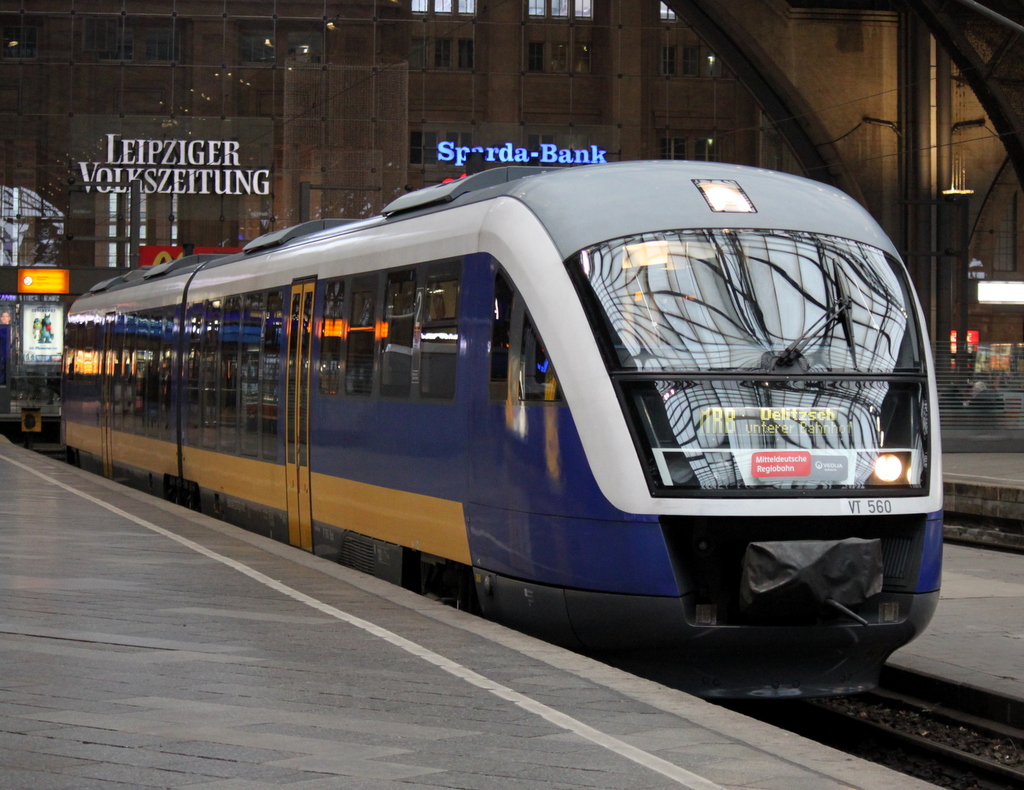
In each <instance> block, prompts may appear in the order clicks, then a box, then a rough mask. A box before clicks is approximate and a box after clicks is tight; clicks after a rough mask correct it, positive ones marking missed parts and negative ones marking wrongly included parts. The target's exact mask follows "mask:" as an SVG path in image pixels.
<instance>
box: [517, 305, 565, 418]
mask: <svg viewBox="0 0 1024 790" xmlns="http://www.w3.org/2000/svg"><path fill="white" fill-rule="evenodd" d="M518 367H519V377H518V378H519V381H518V389H519V400H523V401H561V400H562V391H561V388H560V387H559V386H558V377H557V376H556V375H555V368H554V366H553V365H552V364H551V359H550V358H549V357H548V352H547V349H546V348H544V343H543V341H542V340H541V339H540V335H539V334H538V333H537V330H536V329H534V327H533V321H531V320H530V316H529V315H524V316H523V342H522V346H521V351H520V355H519V365H518Z"/></svg>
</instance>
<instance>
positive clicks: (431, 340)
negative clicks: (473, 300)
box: [419, 263, 460, 400]
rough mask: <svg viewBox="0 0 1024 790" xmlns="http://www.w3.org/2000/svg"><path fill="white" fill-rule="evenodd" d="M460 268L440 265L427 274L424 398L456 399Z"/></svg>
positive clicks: (422, 347) (422, 372)
mask: <svg viewBox="0 0 1024 790" xmlns="http://www.w3.org/2000/svg"><path fill="white" fill-rule="evenodd" d="M459 269H460V264H458V263H455V264H451V263H449V264H440V265H435V266H432V267H431V268H430V269H428V270H427V277H426V286H425V287H424V295H423V305H422V308H421V309H422V311H423V314H424V315H423V320H422V327H421V329H420V376H419V378H420V397H422V398H432V399H437V400H453V399H454V398H455V384H456V379H455V375H456V367H457V366H456V360H457V359H458V355H459V323H458V316H459V274H460V271H459Z"/></svg>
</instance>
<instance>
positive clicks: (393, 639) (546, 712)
mask: <svg viewBox="0 0 1024 790" xmlns="http://www.w3.org/2000/svg"><path fill="white" fill-rule="evenodd" d="M0 458H3V459H4V460H5V461H7V462H8V463H10V464H13V465H14V466H17V467H19V468H20V469H23V470H24V471H26V472H29V473H31V474H33V475H35V476H36V477H39V478H41V479H43V480H45V481H46V482H48V483H51V484H52V485H55V486H57V487H58V488H62V489H64V490H65V491H67V492H69V493H72V494H75V495H76V496H79V497H81V498H82V499H85V500H87V501H89V502H92V503H93V504H94V505H99V506H100V507H102V508H105V509H106V510H109V511H110V512H111V513H114V514H116V515H118V516H121V517H122V518H125V519H127V520H128V521H131V522H132V523H134V524H138V525H139V526H140V527H143V528H145V529H148V530H150V531H151V532H156V533H157V534H159V535H163V536H164V537H166V538H170V539H171V540H173V541H175V542H177V543H180V544H181V545H182V546H185V547H186V548H189V549H191V550H192V551H195V552H197V553H199V554H202V555H203V556H205V557H209V558H210V559H212V560H215V561H217V562H219V563H221V564H223V565H227V566H228V567H229V568H233V569H234V570H236V571H238V572H239V573H243V574H245V575H246V576H248V577H249V578H250V579H254V580H255V581H258V582H259V583H260V584H263V585H265V586H267V587H269V588H271V589H272V590H276V591H277V592H280V593H282V594H283V595H287V596H288V597H289V598H292V599H294V600H296V601H299V602H301V603H304V604H306V605H307V606H310V607H312V608H314V609H316V610H317V611H319V612H322V613H323V614H326V615H329V616H330V617H333V618H335V619H337V620H341V621H342V622H345V623H348V624H349V625H353V626H355V627H356V628H360V629H362V630H363V631H366V632H367V633H369V634H372V635H374V636H376V637H378V638H380V639H383V640H384V641H386V642H389V643H390V644H392V645H394V646H395V647H399V648H401V649H402V650H405V651H406V652H408V653H411V654H412V655H414V656H418V657H419V658H422V659H423V660H424V661H427V662H428V663H431V664H433V665H434V666H436V667H438V668H439V669H443V670H444V671H445V672H448V673H449V674H451V675H454V676H455V677H457V678H461V679H462V680H464V681H466V682H467V683H469V684H471V685H473V686H476V687H477V688H480V689H483V690H484V691H488V692H490V693H491V694H494V695H495V696H497V697H500V698H501V699H504V700H507V701H508V702H511V703H513V704H514V705H517V706H519V707H520V708H522V709H524V710H526V711H529V712H530V713H533V714H534V715H536V716H540V717H541V718H542V719H545V720H546V721H549V722H551V723H552V724H554V725H555V726H557V727H561V728H562V729H564V730H568V731H569V732H571V733H574V734H576V735H579V736H580V737H581V738H585V739H586V740H588V741H590V742H591V743H594V744H596V745H598V746H601V747H603V748H605V749H608V750H609V751H612V752H615V753H616V754H618V755H620V756H622V757H625V758H626V759H627V760H632V761H633V762H635V763H637V764H639V765H642V766H644V767H645V768H649V769H650V770H652V771H655V772H656V773H659V774H661V775H662V776H665V777H667V778H669V779H671V780H673V781H675V782H677V783H679V784H681V785H683V786H684V787H688V788H690V789H691V790H724V788H723V787H722V786H721V785H718V784H715V783H714V782H712V781H711V780H709V779H705V778H704V777H703V776H700V775H699V774H695V773H693V772H691V771H687V770H686V769H685V768H680V767H679V766H678V765H675V764H674V763H670V762H669V761H668V760H663V759H662V758H660V757H657V756H655V755H653V754H651V753H650V752H645V751H644V750H643V749H638V748H637V747H635V746H630V745H629V744H628V743H626V742H625V741H621V740H619V739H618V738H616V737H614V736H612V735H608V734H607V733H604V732H601V731H600V730H597V729H594V728H593V727H590V726H589V725H587V724H584V723H583V722H581V721H579V720H578V719H574V718H573V717H572V716H569V715H567V714H565V713H562V712H560V711H557V710H555V709H554V708H551V707H549V706H547V705H545V704H544V703H542V702H538V701H537V700H535V699H533V698H531V697H528V696H526V695H525V694H520V693H519V692H518V691H514V690H513V689H510V688H509V687H508V686H503V685H502V684H501V683H497V682H496V681H493V680H491V679H489V678H486V677H484V676H483V675H481V674H479V673H477V672H474V671H473V670H472V669H469V668H468V667H464V666H462V665H461V664H458V663H456V662H455V661H452V660H451V659H448V658H445V657H444V656H442V655H440V654H439V653H435V652H434V651H433V650H429V649H428V648H425V647H423V646H422V645H420V644H417V643H416V642H413V641H411V640H409V639H406V638H405V637H402V636H399V635H398V634H396V633H394V632H392V631H388V630H387V629H386V628H381V627H380V626H379V625H375V624H374V623H371V622H369V621H368V620H363V619H362V618H360V617H356V616H355V615H352V614H349V613H348V612H345V611H342V610H341V609H337V608H335V607H334V606H331V605H330V604H326V603H324V602H323V601H319V600H317V599H316V598H313V597H312V596H309V595H306V594H305V593H302V592H299V591H298V590H296V589H294V588H292V587H289V586H288V585H286V584H282V583H281V582H279V581H276V580H275V579H271V578H270V577H269V576H266V575H265V574H262V573H260V572H259V571H257V570H253V569H252V568H250V567H249V566H248V565H244V564H243V563H241V562H238V561H237V560H233V559H231V558H230V557H225V556H224V555H223V554H218V553H217V552H215V551H212V550H211V549H208V548H206V547H205V546H202V545H200V544H199V543H196V542H195V541H192V540H189V539H188V538H183V537H181V536H180V535H175V534H174V533H173V532H171V531H170V530H167V529H164V528H163V527H158V526H157V525H156V524H152V523H150V522H149V521H146V520H145V519H142V518H139V517H138V516H136V515H133V514H132V513H129V512H127V511H125V510H121V509H120V508H119V507H116V506H114V505H111V504H110V503H109V502H104V501H103V500H102V499H99V498H97V497H94V496H91V495H89V494H86V493H85V492H84V491H79V490H78V489H77V488H74V487H73V486H70V485H68V484H67V483H62V482H60V481H59V480H56V479H54V478H52V477H50V476H49V475H46V474H43V473H42V472H40V471H38V470H36V469H33V468H31V467H30V466H28V465H27V464H23V463H21V462H20V461H15V460H14V459H13V458H7V457H5V456H0Z"/></svg>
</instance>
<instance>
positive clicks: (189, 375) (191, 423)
mask: <svg viewBox="0 0 1024 790" xmlns="http://www.w3.org/2000/svg"><path fill="white" fill-rule="evenodd" d="M205 312H206V306H205V305H204V304H203V303H202V302H198V303H196V304H193V305H190V306H189V308H188V324H187V329H188V338H187V340H188V351H187V352H186V353H187V359H186V377H185V380H186V385H185V388H186V393H185V404H186V407H187V409H188V422H187V425H188V443H189V444H190V445H192V446H193V447H198V446H199V425H200V406H201V399H200V389H199V388H200V376H199V373H200V368H201V365H200V362H201V356H200V351H201V348H202V346H201V342H202V338H203V315H204V313H205Z"/></svg>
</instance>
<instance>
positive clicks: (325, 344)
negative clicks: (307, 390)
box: [320, 280, 345, 395]
mask: <svg viewBox="0 0 1024 790" xmlns="http://www.w3.org/2000/svg"><path fill="white" fill-rule="evenodd" d="M344 340H345V281H344V280H329V281H328V282H327V284H326V285H325V286H324V312H323V322H322V323H321V325H320V392H321V393H323V394H324V395H337V394H338V392H339V391H340V390H341V359H342V357H341V347H342V344H343V343H344Z"/></svg>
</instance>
